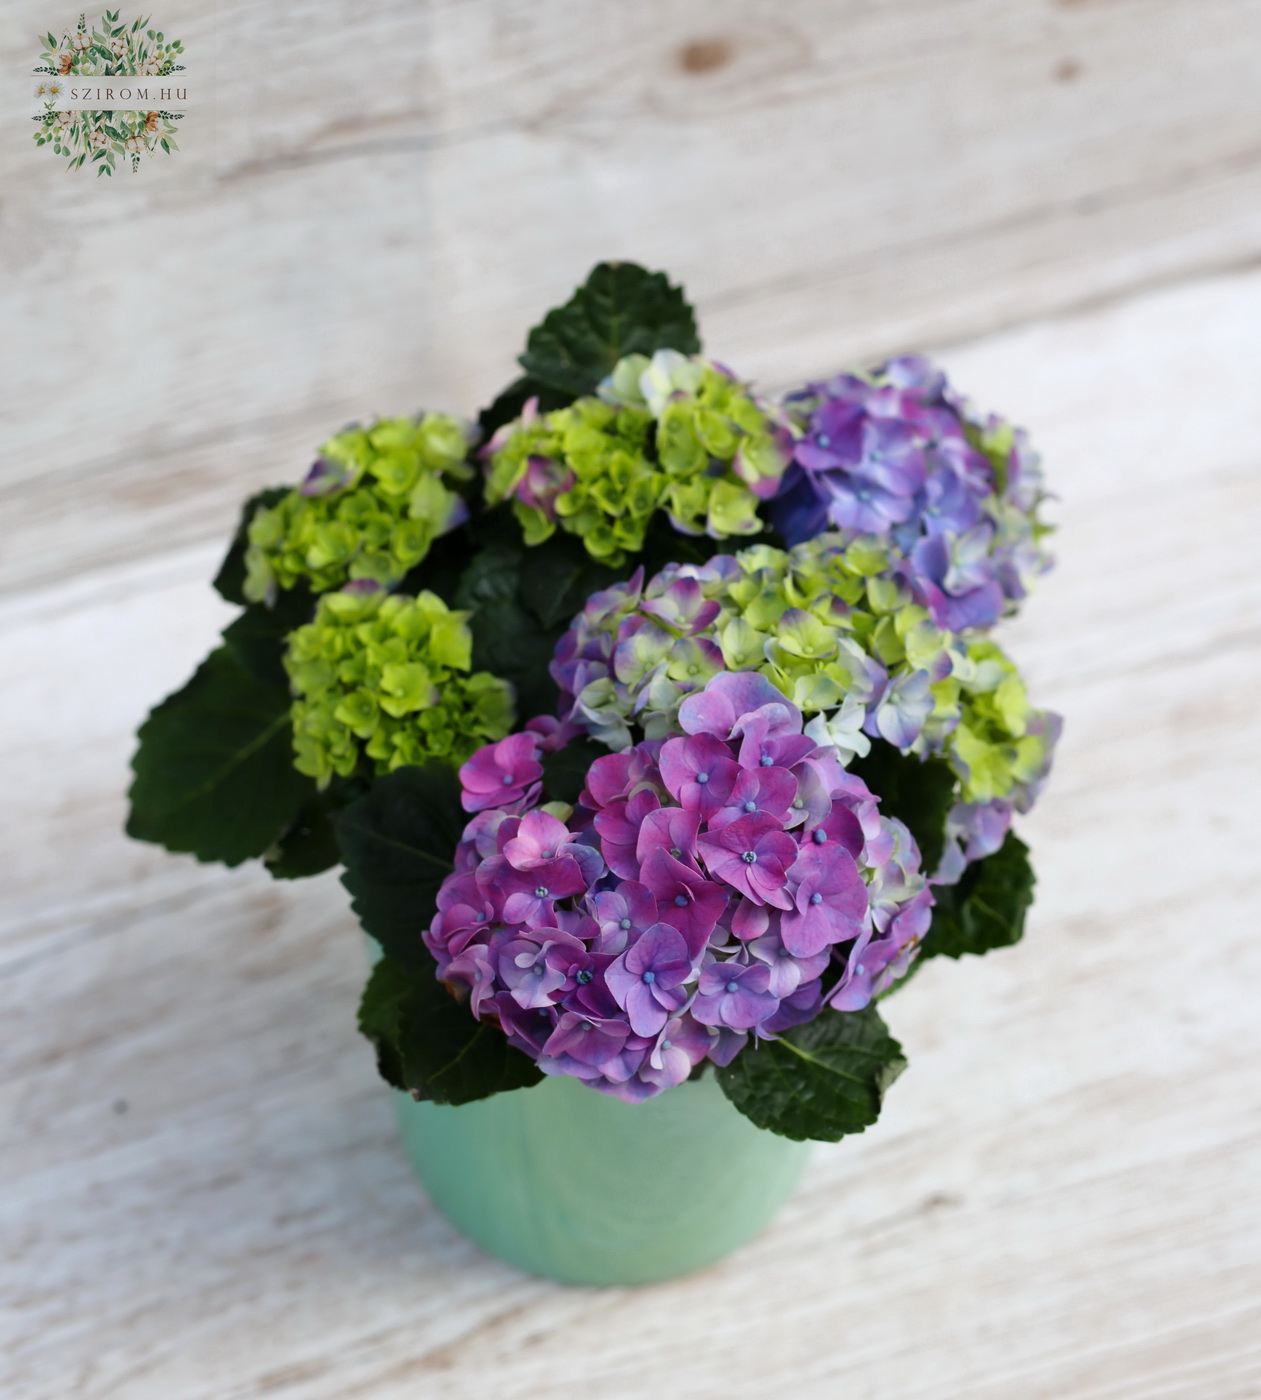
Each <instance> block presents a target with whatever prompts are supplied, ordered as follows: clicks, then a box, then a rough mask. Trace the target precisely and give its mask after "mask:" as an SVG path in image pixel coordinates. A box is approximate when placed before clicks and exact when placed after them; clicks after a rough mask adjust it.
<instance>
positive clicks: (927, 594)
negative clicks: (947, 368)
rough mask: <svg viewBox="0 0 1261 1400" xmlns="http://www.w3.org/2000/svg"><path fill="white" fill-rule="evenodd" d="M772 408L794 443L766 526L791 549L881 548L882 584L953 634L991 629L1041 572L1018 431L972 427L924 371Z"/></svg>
mask: <svg viewBox="0 0 1261 1400" xmlns="http://www.w3.org/2000/svg"><path fill="white" fill-rule="evenodd" d="M783 407H784V409H785V410H786V412H787V413H788V416H789V418H790V420H791V421H792V422H793V424H794V426H795V427H796V429H797V431H798V432H799V434H800V436H799V438H798V440H797V442H796V445H795V448H794V452H793V465H792V466H791V467H790V468H789V470H788V472H787V473H786V474H785V476H784V478H783V482H782V485H781V488H780V492H779V495H778V496H777V498H776V499H775V501H774V502H772V504H771V508H770V515H771V519H772V522H773V523H774V525H775V528H776V529H777V530H778V531H779V532H780V534H781V535H782V536H783V537H784V539H785V540H786V541H787V542H788V543H789V544H790V545H792V544H797V543H798V542H800V541H802V540H807V539H811V538H813V537H814V536H815V535H817V534H819V533H820V532H822V531H824V530H826V529H828V528H829V527H834V528H838V529H840V530H843V531H847V532H852V533H853V534H854V535H863V534H871V535H879V536H881V537H882V538H886V539H888V540H890V541H891V542H892V543H893V544H894V546H895V547H896V549H897V550H898V552H899V554H900V556H901V559H900V562H899V564H898V565H897V566H895V570H894V572H895V574H896V575H897V576H898V577H901V578H902V579H904V580H905V582H906V583H907V584H908V585H909V586H910V588H911V590H912V593H913V594H914V596H915V600H916V602H918V603H920V604H922V605H923V606H924V607H927V608H928V609H929V610H930V612H931V613H932V615H933V620H934V621H935V622H936V623H937V625H938V626H940V627H946V628H949V629H950V630H951V631H953V632H961V631H964V630H966V629H969V628H976V627H989V626H991V625H992V624H993V623H995V622H997V621H998V619H999V618H1000V617H1001V616H1002V615H1003V614H1004V613H1005V612H1008V611H1010V610H1011V609H1012V608H1013V607H1014V606H1015V604H1016V603H1018V602H1019V601H1020V600H1021V599H1022V598H1023V597H1024V596H1025V594H1026V593H1027V591H1028V589H1029V587H1030V585H1031V583H1032V582H1033V580H1034V579H1035V578H1036V577H1037V575H1039V574H1041V573H1043V572H1045V570H1046V569H1047V568H1048V567H1049V566H1050V559H1049V557H1048V555H1047V554H1046V552H1045V551H1044V549H1043V547H1042V543H1041V541H1042V537H1043V535H1044V534H1045V533H1046V527H1045V526H1043V525H1042V524H1041V523H1040V522H1039V521H1038V518H1037V510H1038V506H1039V504H1040V502H1041V501H1042V500H1043V498H1044V493H1043V489H1042V475H1041V471H1040V468H1039V464H1038V457H1037V455H1036V453H1034V452H1033V450H1032V448H1031V447H1030V446H1029V443H1028V439H1027V438H1026V436H1025V434H1024V432H1023V431H1022V430H1019V429H1015V428H1013V427H1011V425H1009V424H1007V423H1005V422H1003V421H1002V420H1001V419H998V418H993V417H991V418H987V419H980V418H978V417H977V416H976V415H975V413H974V412H973V410H972V409H971V407H970V406H969V405H968V403H967V402H966V400H964V399H963V398H961V397H960V396H959V395H958V394H956V393H955V392H954V390H952V389H951V387H950V385H949V384H948V383H947V381H946V377H945V375H944V374H942V373H941V371H940V370H937V369H935V368H934V367H933V366H932V365H931V364H930V363H929V362H928V361H927V360H925V359H922V358H920V357H918V356H908V357H905V358H902V359H895V360H890V361H889V362H888V363H887V364H886V365H884V366H883V367H882V368H881V369H879V370H876V371H875V372H874V373H872V374H871V375H869V376H862V375H857V374H839V375H837V376H835V378H832V379H828V380H825V381H823V382H821V383H816V384H810V385H808V386H807V387H806V388H805V389H803V390H801V391H799V392H797V393H794V394H791V395H789V396H788V397H787V398H786V399H785V400H784V404H783Z"/></svg>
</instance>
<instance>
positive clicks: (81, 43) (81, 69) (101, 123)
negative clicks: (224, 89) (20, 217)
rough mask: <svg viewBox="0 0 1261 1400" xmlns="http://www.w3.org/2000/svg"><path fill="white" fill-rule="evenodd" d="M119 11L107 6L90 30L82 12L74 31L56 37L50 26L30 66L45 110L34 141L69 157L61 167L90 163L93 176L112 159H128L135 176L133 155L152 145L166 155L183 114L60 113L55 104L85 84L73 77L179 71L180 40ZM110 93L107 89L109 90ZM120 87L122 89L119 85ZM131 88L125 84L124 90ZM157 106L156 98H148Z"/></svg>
mask: <svg viewBox="0 0 1261 1400" xmlns="http://www.w3.org/2000/svg"><path fill="white" fill-rule="evenodd" d="M119 13H120V12H119V11H118V10H114V11H112V12H111V11H109V10H106V11H105V13H104V15H102V16H101V18H100V20H99V21H98V22H97V23H96V24H95V25H93V26H92V27H91V28H90V29H89V28H88V25H87V20H86V18H85V16H83V15H80V16H79V24H78V27H77V28H76V29H74V30H73V31H72V30H69V29H67V30H66V32H65V33H64V34H63V35H62V37H61V39H60V40H59V39H57V38H56V36H55V35H53V34H52V33H51V32H50V33H48V34H44V35H41V36H40V43H41V44H44V45H46V47H45V49H44V52H43V53H41V54H40V62H39V64H38V65H37V66H36V68H35V73H36V74H37V75H39V76H38V77H37V79H36V83H35V89H34V97H35V99H36V100H37V101H38V102H39V103H41V105H42V106H43V108H44V110H43V112H42V114H40V115H39V116H36V117H35V118H34V120H35V121H36V122H37V123H38V127H37V129H36V132H35V138H34V139H35V144H36V145H37V146H51V147H52V148H53V153H54V154H55V155H59V156H66V157H68V160H69V163H68V164H67V166H66V168H67V169H68V170H79V169H81V168H82V167H83V166H84V165H85V164H88V163H90V164H92V165H95V166H96V173H97V175H98V176H99V175H113V173H114V170H115V168H116V165H117V162H118V161H119V160H123V161H126V160H128V159H130V161H131V169H132V173H133V174H134V173H135V172H136V171H137V170H139V169H140V157H141V156H142V155H144V154H148V155H156V154H157V152H158V150H159V148H160V149H161V150H163V151H165V152H166V153H167V154H168V155H169V154H170V153H171V152H172V151H175V150H178V149H179V147H178V146H177V145H176V144H175V124H176V122H178V121H181V120H183V115H184V114H183V113H182V112H167V111H162V110H161V109H160V108H158V109H157V110H153V111H145V110H139V109H138V110H118V109H110V110H102V111H91V112H88V111H61V110H57V109H58V108H59V107H60V106H61V105H62V104H63V103H64V101H65V100H66V99H67V98H70V97H74V96H75V95H76V94H78V93H79V92H86V91H88V90H89V89H86V88H81V87H77V86H72V85H73V84H74V83H75V80H76V79H79V78H85V77H86V78H98V77H99V78H113V77H120V76H127V77H154V78H164V77H167V76H168V75H169V74H171V73H178V72H182V71H183V69H184V65H183V64H182V63H180V62H178V59H179V58H180V57H181V56H182V54H183V52H184V45H183V43H182V42H181V41H180V40H179V39H168V38H166V36H165V35H164V34H163V33H162V32H161V31H160V30H155V29H153V28H151V24H152V21H151V20H149V19H136V20H133V21H132V22H131V23H130V24H128V23H127V21H126V20H121V19H120V18H119ZM108 90H109V91H110V92H112V91H113V88H110V89H108ZM119 91H120V93H121V92H123V91H124V90H123V89H121V88H120V89H119ZM126 92H127V93H129V94H130V93H131V89H130V88H128V89H126ZM161 92H162V89H161V88H157V87H151V86H148V85H146V86H145V87H144V88H141V87H140V85H139V84H137V85H136V91H135V96H136V97H137V98H139V97H141V96H144V97H146V98H147V97H149V94H150V93H152V94H153V97H154V99H156V98H158V97H159V96H160V94H161ZM155 106H156V101H155Z"/></svg>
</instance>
